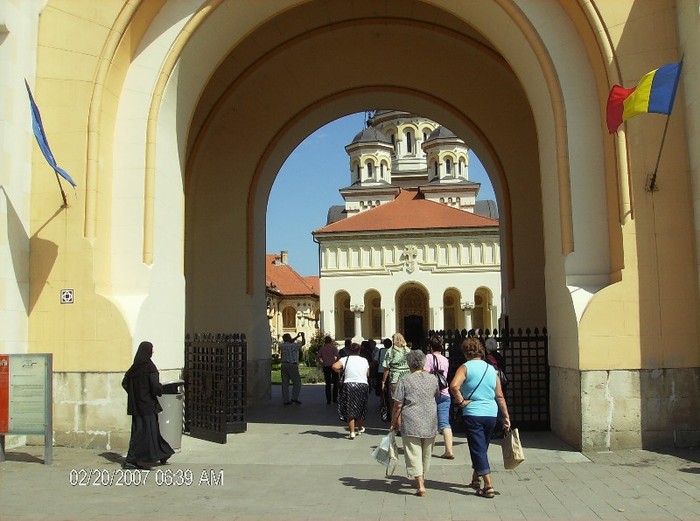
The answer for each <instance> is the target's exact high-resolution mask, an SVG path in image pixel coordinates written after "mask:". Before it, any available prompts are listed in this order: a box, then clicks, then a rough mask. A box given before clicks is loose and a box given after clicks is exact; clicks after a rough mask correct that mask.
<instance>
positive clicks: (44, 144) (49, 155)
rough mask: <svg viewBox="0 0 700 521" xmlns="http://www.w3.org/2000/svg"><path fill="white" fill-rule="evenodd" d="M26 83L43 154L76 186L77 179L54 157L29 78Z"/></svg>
mask: <svg viewBox="0 0 700 521" xmlns="http://www.w3.org/2000/svg"><path fill="white" fill-rule="evenodd" d="M24 84H25V85H26V87H27V94H29V103H30V105H31V109H32V129H33V130H34V137H35V138H36V142H37V144H38V145H39V148H40V149H41V152H42V154H44V157H45V158H46V162H47V163H48V164H49V165H50V166H51V168H53V169H54V170H55V172H56V173H57V174H58V175H60V176H61V177H62V178H63V179H65V180H66V181H68V182H69V183H70V184H71V185H72V186H73V187H75V181H73V178H72V177H71V176H70V175H69V174H68V172H66V171H65V170H63V168H61V167H60V166H58V165H57V164H56V159H55V158H54V157H53V154H52V153H51V149H50V148H49V142H48V141H47V140H46V134H45V133H44V125H43V124H42V123H41V114H39V107H37V106H36V103H34V97H33V96H32V91H31V90H30V89H29V84H28V83H27V80H24Z"/></svg>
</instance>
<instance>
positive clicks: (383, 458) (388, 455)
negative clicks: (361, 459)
mask: <svg viewBox="0 0 700 521" xmlns="http://www.w3.org/2000/svg"><path fill="white" fill-rule="evenodd" d="M397 455H398V448H397V447H396V433H395V432H394V431H389V434H387V435H386V436H384V437H383V438H382V441H381V442H379V445H377V448H376V449H374V451H372V457H373V458H374V460H375V461H376V462H377V463H379V464H380V465H384V466H385V467H386V475H387V476H390V475H391V474H393V473H394V469H395V468H396V459H397Z"/></svg>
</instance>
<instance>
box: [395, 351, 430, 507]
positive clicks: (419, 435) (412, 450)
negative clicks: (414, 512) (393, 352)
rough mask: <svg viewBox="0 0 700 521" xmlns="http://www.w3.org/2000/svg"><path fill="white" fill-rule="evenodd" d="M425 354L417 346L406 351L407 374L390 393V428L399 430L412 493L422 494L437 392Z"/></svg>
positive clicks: (423, 492)
mask: <svg viewBox="0 0 700 521" xmlns="http://www.w3.org/2000/svg"><path fill="white" fill-rule="evenodd" d="M425 362H426V359H425V354H424V353H423V351H420V350H418V349H416V350H413V351H411V352H409V353H408V354H407V355H406V363H407V364H408V367H409V370H410V374H408V375H406V376H403V377H402V378H400V379H399V381H398V383H397V385H396V389H395V390H394V393H393V395H392V396H393V400H394V407H393V409H394V411H393V416H392V420H391V428H392V429H393V430H397V431H398V430H401V439H402V440H403V452H404V459H405V461H406V472H407V473H408V477H409V478H415V480H416V495H417V496H424V495H425V475H426V473H427V472H428V470H429V469H430V459H431V458H432V455H433V446H434V445H435V436H437V427H438V422H437V405H436V402H435V398H436V397H437V396H438V395H439V394H440V389H439V387H438V382H437V378H435V376H434V375H432V374H430V373H429V372H426V371H425V370H424V369H423V368H424V367H425Z"/></svg>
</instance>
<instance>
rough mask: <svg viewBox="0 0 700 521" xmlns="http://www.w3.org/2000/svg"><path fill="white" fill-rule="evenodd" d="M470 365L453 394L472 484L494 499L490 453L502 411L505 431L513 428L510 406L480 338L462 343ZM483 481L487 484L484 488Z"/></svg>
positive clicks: (460, 372)
mask: <svg viewBox="0 0 700 521" xmlns="http://www.w3.org/2000/svg"><path fill="white" fill-rule="evenodd" d="M462 351H463V352H464V356H465V357H466V359H467V361H466V363H465V364H463V365H462V366H460V367H459V369H457V372H456V373H455V376H454V378H453V379H452V382H450V392H451V393H452V396H454V398H455V400H456V401H457V403H459V406H460V407H461V409H462V420H463V421H464V426H465V427H466V430H467V442H468V443H469V455H470V456H471V459H472V482H471V484H470V486H471V487H472V488H474V489H476V495H477V496H480V497H486V498H492V497H493V496H495V495H496V491H495V490H494V489H493V483H492V482H491V469H490V468H489V458H488V449H489V441H490V440H491V435H492V434H493V430H494V428H495V427H496V417H497V416H498V410H499V409H500V410H501V413H502V414H503V427H504V428H505V429H509V428H510V416H509V415H508V406H507V405H506V400H505V398H504V397H503V390H502V389H501V381H500V380H499V379H498V375H497V374H496V370H495V369H494V368H493V366H491V365H490V364H489V363H487V362H485V361H484V347H483V346H482V345H481V341H480V340H479V339H478V338H474V337H471V338H467V339H466V340H465V341H464V342H463V343H462ZM481 478H483V480H484V485H483V487H482V486H481Z"/></svg>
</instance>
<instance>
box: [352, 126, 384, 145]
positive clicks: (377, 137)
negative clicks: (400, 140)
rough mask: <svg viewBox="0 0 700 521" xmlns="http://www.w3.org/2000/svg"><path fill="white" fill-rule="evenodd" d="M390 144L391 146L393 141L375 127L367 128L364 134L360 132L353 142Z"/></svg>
mask: <svg viewBox="0 0 700 521" xmlns="http://www.w3.org/2000/svg"><path fill="white" fill-rule="evenodd" d="M377 142H379V143H388V144H391V140H390V139H389V138H388V137H386V135H384V134H383V133H382V132H380V131H379V130H377V129H376V128H374V127H367V128H366V129H364V130H363V131H362V132H359V133H358V134H357V135H356V136H355V137H354V138H353V140H352V143H351V144H353V145H354V144H357V143H377Z"/></svg>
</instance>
